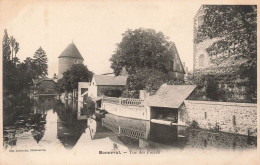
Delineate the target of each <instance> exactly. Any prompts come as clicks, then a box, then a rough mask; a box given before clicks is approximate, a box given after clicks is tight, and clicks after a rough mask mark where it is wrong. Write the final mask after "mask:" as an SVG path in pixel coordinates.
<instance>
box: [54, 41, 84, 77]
mask: <svg viewBox="0 0 260 165" xmlns="http://www.w3.org/2000/svg"><path fill="white" fill-rule="evenodd" d="M58 58H59V67H58V78H59V79H60V78H62V76H63V73H64V72H66V71H67V70H69V69H70V68H71V67H72V65H73V64H83V61H84V59H83V57H82V56H81V54H80V52H79V50H78V49H77V47H76V46H75V44H74V43H73V42H72V43H71V44H69V45H68V46H67V48H66V49H65V50H64V51H63V52H62V53H61V54H60V56H59V57H58Z"/></svg>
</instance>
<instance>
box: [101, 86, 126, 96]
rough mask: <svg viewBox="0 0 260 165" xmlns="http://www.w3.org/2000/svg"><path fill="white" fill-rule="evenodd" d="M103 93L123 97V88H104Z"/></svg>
mask: <svg viewBox="0 0 260 165" xmlns="http://www.w3.org/2000/svg"><path fill="white" fill-rule="evenodd" d="M101 93H103V94H104V95H105V96H108V97H121V95H122V89H118V88H102V89H101Z"/></svg>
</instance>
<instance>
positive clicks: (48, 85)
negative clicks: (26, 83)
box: [32, 78, 56, 95]
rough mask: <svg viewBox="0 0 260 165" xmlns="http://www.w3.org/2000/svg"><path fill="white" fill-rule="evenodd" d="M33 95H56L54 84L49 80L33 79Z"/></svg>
mask: <svg viewBox="0 0 260 165" xmlns="http://www.w3.org/2000/svg"><path fill="white" fill-rule="evenodd" d="M32 81H33V86H32V89H33V94H34V95H37V94H56V89H55V86H56V82H55V80H53V79H50V78H39V79H33V80H32Z"/></svg>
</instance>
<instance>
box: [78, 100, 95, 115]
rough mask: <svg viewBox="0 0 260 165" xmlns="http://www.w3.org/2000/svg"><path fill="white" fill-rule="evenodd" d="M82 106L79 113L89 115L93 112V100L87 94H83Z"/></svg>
mask: <svg viewBox="0 0 260 165" xmlns="http://www.w3.org/2000/svg"><path fill="white" fill-rule="evenodd" d="M83 99H84V101H83V103H84V104H83V108H82V109H81V115H86V116H90V115H92V114H93V113H95V102H94V101H93V100H92V99H91V98H90V97H88V96H86V95H85V96H84V98H83Z"/></svg>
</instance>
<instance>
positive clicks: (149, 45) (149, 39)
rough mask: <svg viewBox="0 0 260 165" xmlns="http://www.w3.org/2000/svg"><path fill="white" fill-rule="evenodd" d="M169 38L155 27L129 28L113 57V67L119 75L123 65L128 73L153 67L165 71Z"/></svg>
mask: <svg viewBox="0 0 260 165" xmlns="http://www.w3.org/2000/svg"><path fill="white" fill-rule="evenodd" d="M167 44H168V42H167V38H166V37H165V36H164V34H163V33H162V32H158V33H157V32H156V31H155V30H153V29H142V28H140V29H136V30H130V29H129V30H127V31H126V32H125V33H124V34H123V39H122V41H121V42H120V43H119V44H117V49H116V51H115V54H113V56H112V57H111V59H110V61H111V62H112V64H111V68H112V69H113V70H114V73H115V75H119V74H120V72H121V71H122V69H123V67H124V68H125V69H126V71H127V72H128V74H134V73H136V72H137V69H141V68H153V69H155V70H160V71H165V66H164V64H163V62H164V56H165V55H166V54H167V53H168V52H167V49H166V47H165V45H167Z"/></svg>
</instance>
